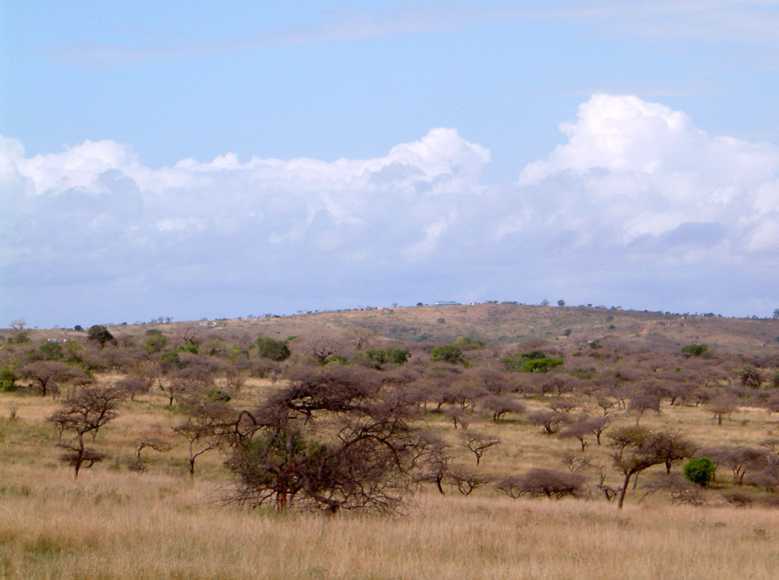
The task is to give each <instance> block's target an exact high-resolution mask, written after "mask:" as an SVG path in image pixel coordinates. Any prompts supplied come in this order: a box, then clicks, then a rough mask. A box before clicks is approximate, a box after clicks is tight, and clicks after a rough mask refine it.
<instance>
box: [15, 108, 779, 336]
mask: <svg viewBox="0 0 779 580" xmlns="http://www.w3.org/2000/svg"><path fill="white" fill-rule="evenodd" d="M560 131H561V133H562V139H563V140H562V143H561V144H560V145H559V146H558V147H556V148H555V149H554V150H553V151H550V152H549V153H548V154H547V155H546V156H545V157H543V158H541V159H538V160H536V161H533V162H531V163H528V164H526V165H525V166H524V167H520V166H519V165H518V168H517V174H518V178H517V180H516V181H515V182H514V183H507V184H497V185H496V184H487V183H485V181H484V179H483V177H482V174H483V171H484V169H485V167H486V166H487V165H488V164H489V162H490V151H489V150H488V149H487V148H486V147H485V146H483V145H480V144H477V143H472V142H470V141H468V140H467V139H466V138H464V137H463V136H461V135H460V134H459V133H458V132H457V131H456V130H455V129H449V128H437V129H432V130H430V131H429V132H428V133H427V134H426V135H424V136H422V137H421V138H420V139H419V140H417V141H413V142H409V143H403V144H399V145H396V146H394V147H392V148H391V149H390V150H389V151H388V152H387V153H386V154H385V155H383V156H381V157H377V158H372V159H337V160H334V161H325V160H319V159H306V158H300V159H287V160H282V159H263V158H254V157H253V158H250V159H243V160H242V159H239V158H237V157H236V156H235V155H233V154H231V153H225V154H224V155H220V156H218V157H216V158H214V159H212V160H210V161H197V160H193V159H183V160H181V161H179V162H177V163H175V164H174V165H171V166H166V167H149V166H147V165H145V164H144V163H143V160H142V159H141V158H140V156H139V155H138V154H136V153H135V152H134V151H133V150H132V148H130V147H129V146H127V145H125V144H121V143H116V142H114V141H87V142H84V143H81V144H77V145H73V146H69V147H65V148H64V149H63V150H62V151H60V152H55V153H50V154H45V155H32V156H30V155H27V154H26V153H25V150H24V147H23V144H21V143H19V142H18V141H16V140H14V139H12V138H0V199H2V202H3V207H5V208H10V211H6V212H3V214H2V216H0V228H1V230H0V240H2V244H1V245H0V292H2V295H3V296H4V297H7V299H6V298H4V299H3V300H2V301H1V302H2V305H1V306H0V316H4V317H5V318H6V319H9V320H10V319H11V318H13V317H18V316H23V317H26V318H27V319H28V320H30V321H32V322H35V323H39V324H53V323H62V324H72V323H73V322H78V321H93V320H113V321H119V320H127V319H129V320H135V319H145V318H150V317H152V316H156V315H172V316H175V317H177V318H191V317H200V316H214V315H236V314H244V313H250V312H265V311H272V310H294V309H296V308H299V307H302V308H312V307H313V308H316V307H332V306H343V305H354V304H365V303H391V302H394V301H398V302H416V301H417V300H434V299H449V298H454V299H461V300H469V299H484V298H492V297H495V298H501V299H508V298H511V299H518V300H524V301H529V302H530V301H536V300H539V299H541V298H543V297H549V298H556V297H564V298H566V299H568V300H569V302H577V301H578V302H593V303H608V304H623V305H625V306H642V307H643V306H646V307H651V308H661V309H676V310H695V311H709V310H712V311H722V312H726V313H737V314H747V313H753V312H756V313H760V314H764V313H767V312H768V311H769V310H771V309H772V308H773V307H777V306H779V297H777V296H776V294H775V290H774V289H775V288H776V285H777V282H779V274H777V272H779V268H777V266H779V147H777V146H776V145H774V144H768V143H753V142H747V141H743V140H739V139H735V138H732V137H725V136H715V135H709V134H708V133H706V132H705V131H704V130H702V129H700V128H698V127H696V126H695V124H694V123H693V121H692V120H691V119H690V118H689V117H688V116H687V115H686V114H685V113H683V112H680V111H674V110H672V109H670V108H668V107H666V106H664V105H661V104H658V103H652V102H647V101H644V100H642V99H639V98H637V97H634V96H622V95H607V94H598V95H594V96H592V97H591V98H590V99H589V100H587V101H586V102H584V103H582V104H581V105H580V106H579V109H578V112H577V115H576V119H574V120H573V121H571V122H568V123H564V124H562V125H561V126H560ZM774 302H776V304H775V303H774Z"/></svg>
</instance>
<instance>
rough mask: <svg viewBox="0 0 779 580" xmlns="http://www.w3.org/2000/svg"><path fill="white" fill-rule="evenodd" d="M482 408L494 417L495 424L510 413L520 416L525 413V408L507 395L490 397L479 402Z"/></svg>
mask: <svg viewBox="0 0 779 580" xmlns="http://www.w3.org/2000/svg"><path fill="white" fill-rule="evenodd" d="M479 403H480V405H481V408H482V409H483V410H484V411H486V412H488V413H489V414H490V415H491V416H492V421H493V422H494V423H499V422H500V420H501V419H502V418H503V417H504V416H505V415H506V414H508V413H515V414H520V413H524V412H525V406H524V405H523V404H522V403H521V402H519V401H517V400H515V399H512V398H511V397H508V396H506V395H488V396H486V397H483V398H482V399H481V400H480V401H479Z"/></svg>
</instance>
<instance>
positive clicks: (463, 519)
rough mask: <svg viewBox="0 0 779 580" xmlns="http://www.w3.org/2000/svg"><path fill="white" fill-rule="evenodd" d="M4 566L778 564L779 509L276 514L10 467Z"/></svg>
mask: <svg viewBox="0 0 779 580" xmlns="http://www.w3.org/2000/svg"><path fill="white" fill-rule="evenodd" d="M0 490H1V491H2V503H1V504H0V506H2V518H0V576H2V577H7V578H27V579H34V578H278V579H286V578H452V579H455V578H456V579H460V578H538V579H558V578H559V579H563V578H593V579H607V578H643V579H656V578H680V579H683V578H691V579H692V578H736V577H738V578H752V579H756V580H757V579H770V578H775V577H776V570H777V567H778V566H779V542H778V541H777V540H779V530H777V523H779V522H778V521H777V517H776V514H775V513H774V512H760V511H757V510H738V509H735V508H722V509H705V510H702V509H695V508H678V507H670V506H657V505H653V506H651V507H644V508H640V507H635V506H631V507H629V508H628V509H627V510H625V511H624V512H622V513H620V512H617V511H616V510H614V508H613V506H611V505H608V504H605V503H600V502H585V501H561V502H554V501H512V500H509V499H506V498H499V497H470V498H460V497H446V498H440V497H437V496H433V495H429V494H424V493H423V494H421V495H419V496H417V497H416V498H415V500H414V504H413V505H411V506H409V508H408V514H407V515H405V516H398V517H394V518H379V517H368V516H352V515H344V516H342V517H335V518H328V517H325V516H314V515H301V514H290V515H285V516H278V515H274V514H269V513H252V512H246V511H243V510H236V509H233V508H227V507H223V506H220V505H217V504H215V503H213V500H214V498H216V497H218V496H219V491H220V490H219V488H218V487H217V486H215V485H214V484H211V483H204V482H195V483H194V484H191V483H189V482H188V481H186V480H185V479H182V478H176V477H173V476H161V475H153V474H145V475H135V474H126V473H111V472H107V471H102V472H98V471H96V472H94V473H91V474H88V476H87V477H84V478H83V479H82V480H81V481H78V482H75V481H73V480H72V478H71V477H70V474H69V473H68V472H67V471H65V470H63V469H56V470H45V471H44V470H41V469H40V468H36V467H28V468H22V469H15V470H14V471H13V472H12V473H4V475H3V483H2V486H1V487H0Z"/></svg>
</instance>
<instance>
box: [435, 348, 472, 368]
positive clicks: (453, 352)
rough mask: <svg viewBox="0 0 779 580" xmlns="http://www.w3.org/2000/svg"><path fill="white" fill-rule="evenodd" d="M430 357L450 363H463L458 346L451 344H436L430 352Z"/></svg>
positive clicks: (461, 353)
mask: <svg viewBox="0 0 779 580" xmlns="http://www.w3.org/2000/svg"><path fill="white" fill-rule="evenodd" d="M430 356H431V358H432V359H433V360H434V361H438V362H447V363H450V364H465V357H464V356H463V351H462V349H461V348H460V347H458V346H455V345H453V344H446V345H444V346H436V347H435V348H433V350H432V351H431V353H430Z"/></svg>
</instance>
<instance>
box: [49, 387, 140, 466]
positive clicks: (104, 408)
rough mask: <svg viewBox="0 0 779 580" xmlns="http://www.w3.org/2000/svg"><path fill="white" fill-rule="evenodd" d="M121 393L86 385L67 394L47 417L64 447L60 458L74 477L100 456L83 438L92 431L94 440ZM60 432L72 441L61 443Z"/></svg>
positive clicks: (111, 416)
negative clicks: (55, 409)
mask: <svg viewBox="0 0 779 580" xmlns="http://www.w3.org/2000/svg"><path fill="white" fill-rule="evenodd" d="M124 397H125V393H124V391H122V390H121V389H116V388H112V387H111V388H99V387H87V388H84V389H81V390H80V391H79V392H78V393H76V394H74V395H72V396H71V397H68V399H66V400H65V402H64V403H63V404H62V406H61V408H60V409H58V410H57V411H56V412H55V413H54V414H53V415H51V417H49V421H51V422H52V423H54V424H55V425H56V427H57V429H58V430H59V433H60V443H59V445H60V447H62V448H63V449H65V453H64V454H63V455H62V461H64V462H66V463H68V464H69V465H71V466H72V467H73V471H74V478H76V479H77V478H78V474H79V471H81V469H82V468H90V467H92V466H93V465H94V464H95V463H97V462H98V461H101V460H102V459H103V457H104V455H103V454H102V453H100V452H98V451H95V450H94V449H90V448H88V447H86V442H85V440H84V439H85V437H86V435H87V434H92V438H93V440H94V438H95V437H97V434H98V432H99V430H100V429H101V428H102V427H103V426H105V425H106V424H107V423H109V422H110V421H113V420H114V419H115V418H116V417H117V415H118V410H117V409H118V407H119V404H120V403H121V402H122V401H123V400H124ZM64 433H71V434H72V435H73V437H72V440H71V441H69V442H67V443H63V442H62V436H63V434H64Z"/></svg>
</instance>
